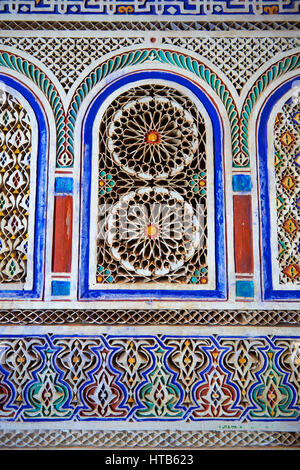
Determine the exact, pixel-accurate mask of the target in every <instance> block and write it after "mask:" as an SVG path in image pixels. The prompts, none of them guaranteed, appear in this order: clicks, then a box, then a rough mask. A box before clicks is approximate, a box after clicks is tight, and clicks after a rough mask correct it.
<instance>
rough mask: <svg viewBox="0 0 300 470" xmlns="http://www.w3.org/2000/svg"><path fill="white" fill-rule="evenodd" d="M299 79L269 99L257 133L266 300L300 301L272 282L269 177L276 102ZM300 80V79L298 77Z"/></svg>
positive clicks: (293, 292) (294, 293)
mask: <svg viewBox="0 0 300 470" xmlns="http://www.w3.org/2000/svg"><path fill="white" fill-rule="evenodd" d="M296 79H297V77H294V78H293V79H291V80H289V81H287V82H286V83H284V84H283V85H281V86H280V87H279V88H278V89H277V90H275V91H274V93H273V94H272V95H271V96H270V97H269V98H268V100H267V102H266V103H265V105H264V108H263V110H262V112H261V116H260V119H259V126H258V133H257V150H258V155H257V165H258V173H259V193H260V196H259V199H260V213H261V265H262V274H263V276H262V279H263V281H262V282H263V298H264V300H294V299H300V290H298V291H297V290H275V289H274V288H273V280H272V260H271V253H272V250H271V221H270V191H269V175H268V135H267V134H268V121H269V118H270V114H271V112H272V110H273V108H274V106H275V105H276V103H277V102H278V101H279V100H280V99H281V98H282V97H283V96H284V95H285V94H286V93H288V92H289V91H290V90H291V88H292V87H293V83H295V80H296ZM298 79H299V77H298Z"/></svg>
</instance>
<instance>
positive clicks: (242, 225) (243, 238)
mask: <svg viewBox="0 0 300 470" xmlns="http://www.w3.org/2000/svg"><path fill="white" fill-rule="evenodd" d="M233 213H234V252H235V272H236V273H237V274H246V273H247V274H252V273H253V265H254V263H253V237H252V206H251V196H250V195H235V196H233Z"/></svg>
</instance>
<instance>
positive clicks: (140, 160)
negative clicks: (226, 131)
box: [107, 95, 199, 180]
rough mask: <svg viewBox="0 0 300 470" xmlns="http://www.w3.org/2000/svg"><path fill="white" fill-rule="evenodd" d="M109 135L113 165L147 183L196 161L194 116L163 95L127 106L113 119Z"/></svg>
mask: <svg viewBox="0 0 300 470" xmlns="http://www.w3.org/2000/svg"><path fill="white" fill-rule="evenodd" d="M107 135H108V142H107V146H108V149H109V151H110V152H111V155H112V158H113V160H114V162H115V163H116V164H117V165H119V166H121V167H122V168H123V170H124V171H126V173H128V174H130V175H131V176H138V177H139V178H143V179H145V180H157V179H158V180H159V179H163V178H168V177H172V176H175V175H176V174H177V173H179V172H180V171H182V170H183V169H184V167H185V166H186V165H188V164H189V163H190V162H191V161H192V160H193V157H194V154H195V152H196V150H197V148H198V144H199V142H198V137H197V126H196V123H195V122H194V118H193V116H192V114H191V113H190V112H189V111H188V110H187V109H185V108H184V107H183V106H182V104H180V103H178V102H177V101H176V100H175V99H172V98H170V97H167V96H160V95H158V96H154V97H153V96H146V97H142V98H138V99H133V100H132V101H130V102H128V103H127V104H125V105H124V106H123V107H122V108H121V109H120V110H118V111H117V112H116V113H115V114H114V116H113V117H112V120H111V122H110V124H109V126H108V131H107Z"/></svg>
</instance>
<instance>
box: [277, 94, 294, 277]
mask: <svg viewBox="0 0 300 470" xmlns="http://www.w3.org/2000/svg"><path fill="white" fill-rule="evenodd" d="M299 131H300V100H299V98H291V99H290V100H289V101H288V102H287V103H285V104H284V106H283V107H282V110H281V112H280V113H278V114H277V116H276V119H275V137H274V149H275V160H274V165H275V179H276V203H277V227H278V261H279V266H280V283H283V284H287V283H294V284H299V281H300V227H299V211H300V132H299Z"/></svg>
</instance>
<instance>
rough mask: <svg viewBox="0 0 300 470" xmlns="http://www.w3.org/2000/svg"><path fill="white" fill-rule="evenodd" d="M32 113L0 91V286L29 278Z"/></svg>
mask: <svg viewBox="0 0 300 470" xmlns="http://www.w3.org/2000/svg"><path fill="white" fill-rule="evenodd" d="M31 145H32V144H31V127H30V120H29V116H28V113H27V112H26V110H25V109H24V108H23V106H22V105H21V104H20V102H19V101H18V100H17V99H16V98H15V97H13V96H12V95H11V94H10V93H8V92H6V91H3V90H1V91H0V283H9V282H10V283H11V282H14V283H23V282H24V281H25V279H26V271H27V252H28V216H29V185H30V157H31Z"/></svg>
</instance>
